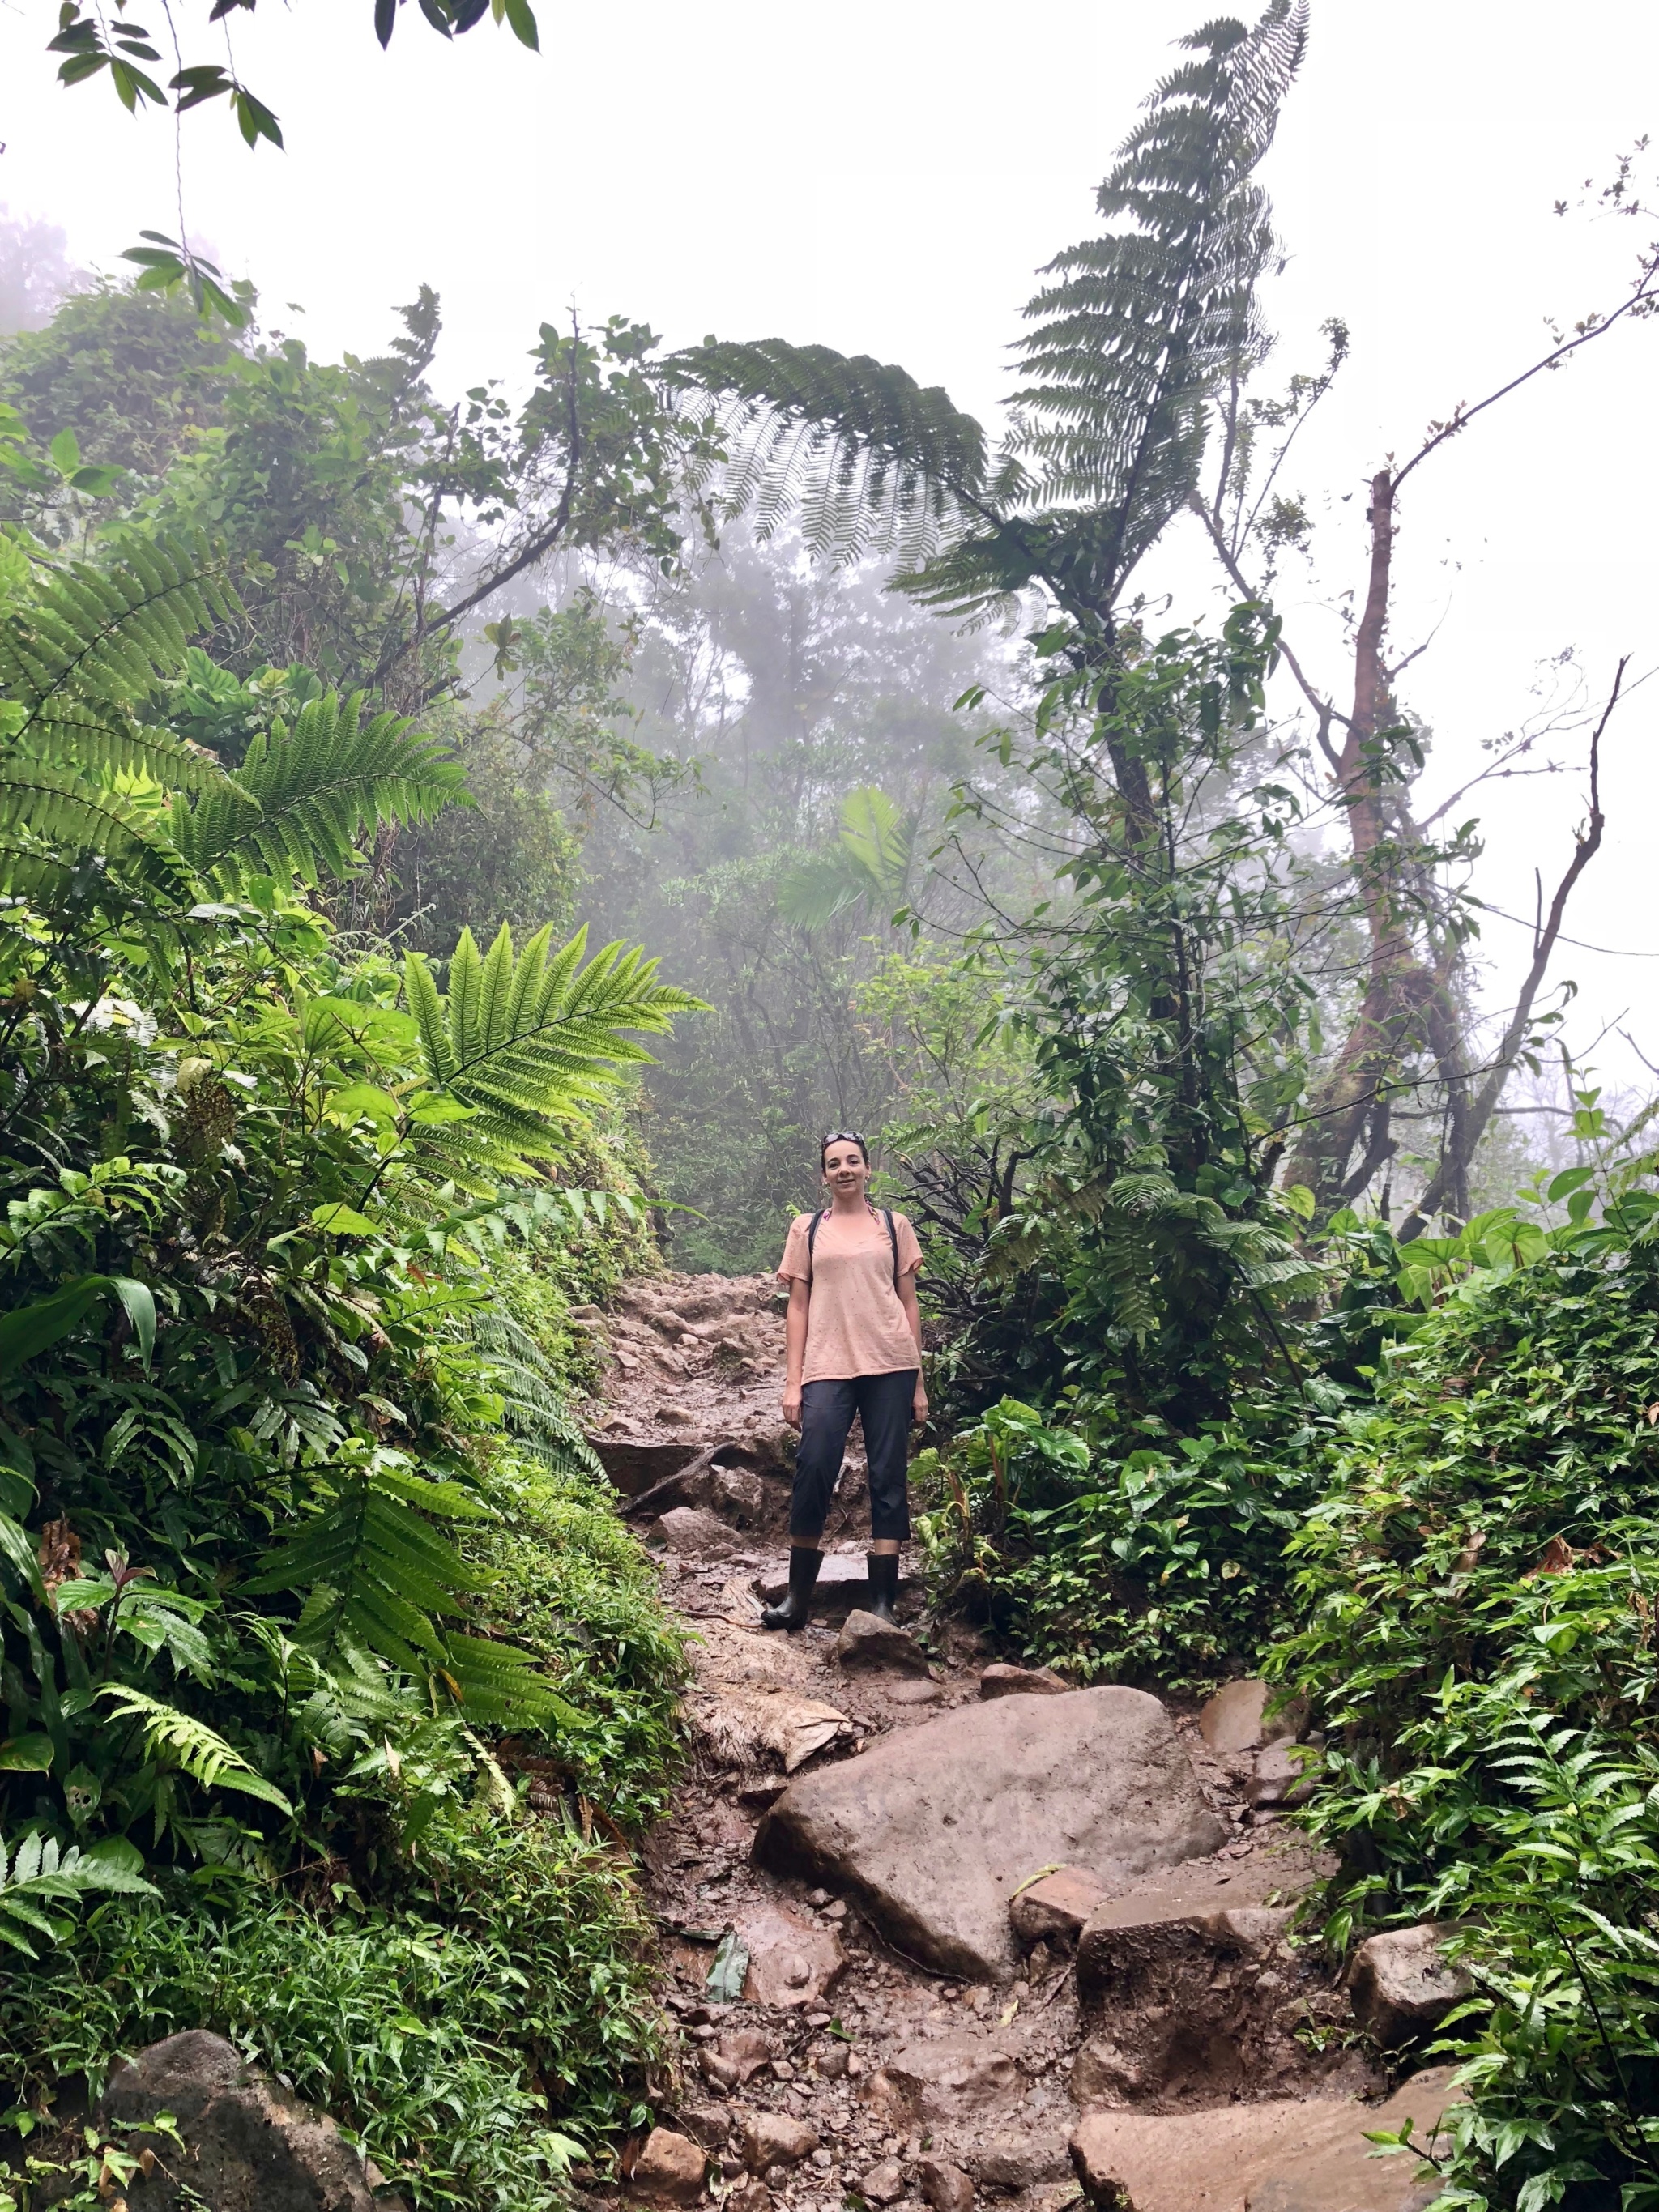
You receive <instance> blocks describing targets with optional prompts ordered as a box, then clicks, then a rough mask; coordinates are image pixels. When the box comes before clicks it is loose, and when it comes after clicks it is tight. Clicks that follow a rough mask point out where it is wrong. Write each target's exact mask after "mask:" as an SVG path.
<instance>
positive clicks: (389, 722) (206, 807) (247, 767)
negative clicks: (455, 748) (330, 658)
mask: <svg viewBox="0 0 1659 2212" xmlns="http://www.w3.org/2000/svg"><path fill="white" fill-rule="evenodd" d="M363 708H364V699H363V695H362V692H356V693H354V694H353V695H352V696H351V697H350V698H349V699H347V700H345V701H343V702H342V701H341V700H340V699H338V698H337V697H336V696H335V695H334V694H333V693H328V694H326V695H325V696H323V697H321V698H318V699H313V700H310V701H308V702H307V703H306V705H304V706H303V707H301V709H300V711H299V713H298V714H297V715H296V716H295V720H294V725H293V727H292V728H291V729H290V728H289V727H288V726H286V725H285V724H283V723H282V722H280V721H278V722H277V723H276V725H275V726H273V728H272V730H271V732H270V735H269V736H268V737H267V736H264V735H263V734H262V735H260V736H258V737H256V738H254V740H253V742H252V744H251V745H250V746H249V747H248V750H247V754H246V757H245V758H244V760H243V762H242V764H241V766H240V769H238V770H237V773H236V777H235V780H234V782H232V781H230V780H229V779H226V780H224V781H222V782H221V783H220V784H219V785H218V786H216V787H215V788H213V789H212V790H210V791H204V792H202V793H201V794H200V795H199V796H198V797H197V799H195V801H194V803H193V804H190V803H187V802H186V801H185V800H184V799H179V800H175V802H174V805H173V812H172V816H171V821H170V829H171V835H172V839H173V844H174V845H175V846H176V848H178V851H179V854H180V856H181V857H182V859H183V860H185V863H186V864H187V866H189V867H190V868H191V870H193V871H194V872H195V873H196V874H197V876H198V877H200V878H202V879H203V880H204V882H207V883H210V884H214V885H216V887H217V888H219V889H220V890H234V887H235V885H236V884H237V882H238V881H239V880H240V878H242V877H243V876H244V875H246V873H247V872H250V871H254V870H257V871H259V872H264V874H267V875H272V876H276V877H277V878H281V879H283V881H289V880H292V879H294V878H299V879H300V880H301V882H304V883H307V884H315V883H316V881H317V878H318V872H319V869H321V868H325V869H327V870H328V871H329V872H331V874H333V875H335V876H337V877H341V878H344V877H347V876H349V875H351V874H353V873H354V872H356V869H357V868H358V866H360V865H361V856H360V854H359V850H358V847H359V842H360V841H361V840H362V839H363V838H364V837H365V836H366V835H367V834H368V833H370V832H372V831H373V830H374V829H376V828H377V827H378V826H379V825H380V823H383V822H398V823H414V822H426V821H429V820H430V819H431V817H433V816H434V815H435V814H436V813H437V812H438V811H439V810H440V808H441V807H444V806H447V805H453V804H454V803H455V802H457V801H459V802H461V803H462V804H470V803H471V801H470V799H468V795H467V791H466V777H465V771H464V770H463V769H461V768H460V767H459V765H458V764H457V763H456V762H455V761H453V759H452V758H451V757H450V756H449V753H448V751H447V749H446V748H445V747H444V746H443V745H441V744H440V743H439V742H438V741H437V740H436V739H435V738H430V737H427V736H425V735H423V734H422V733H421V732H417V731H416V729H415V728H414V726H413V725H412V724H411V723H410V722H409V721H408V720H405V719H404V717H403V716H401V715H398V714H375V715H374V716H372V717H371V718H370V719H369V720H368V721H365V720H363Z"/></svg>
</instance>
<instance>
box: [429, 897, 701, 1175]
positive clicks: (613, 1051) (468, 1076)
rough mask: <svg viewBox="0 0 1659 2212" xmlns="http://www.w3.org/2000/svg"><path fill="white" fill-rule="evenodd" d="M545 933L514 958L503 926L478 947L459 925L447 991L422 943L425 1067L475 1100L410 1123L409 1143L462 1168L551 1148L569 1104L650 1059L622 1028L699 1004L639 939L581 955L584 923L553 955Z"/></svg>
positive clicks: (458, 1094) (500, 1169)
mask: <svg viewBox="0 0 1659 2212" xmlns="http://www.w3.org/2000/svg"><path fill="white" fill-rule="evenodd" d="M551 934H552V932H551V929H550V927H549V928H544V929H541V930H538V932H537V933H536V934H535V936H534V937H532V939H531V940H530V942H529V944H528V945H526V946H525V948H524V951H522V952H521V953H520V954H518V955H517V957H514V954H513V933H512V932H511V930H509V929H508V928H507V927H505V926H503V927H502V929H501V933H500V934H499V935H498V936H497V938H496V939H495V943H494V944H493V945H491V946H490V948H489V952H488V954H485V955H481V954H480V953H479V951H478V948H477V945H476V944H475V942H474V941H473V937H472V933H471V930H463V931H462V933H461V941H460V943H459V945H457V946H456V948H455V952H454V957H453V959H452V960H451V961H450V963H449V976H448V983H449V989H448V992H447V994H441V993H440V991H439V989H438V987H437V985H436V983H435V981H434V980H433V976H432V971H431V969H430V968H429V967H428V964H427V963H426V961H425V960H424V959H423V958H422V956H421V955H420V954H419V953H417V952H411V953H410V955H409V956H408V958H407V960H406V962H405V963H404V984H405V987H406V989H407V991H408V994H409V1005H410V1012H412V1013H413V1015H414V1017H415V1019H416V1024H417V1027H418V1029H419V1031H420V1038H421V1048H422V1054H423V1056H424V1058H425V1061H426V1066H427V1073H428V1078H429V1079H430V1080H431V1082H432V1084H433V1085H435V1087H436V1088H438V1089H440V1090H441V1091H445V1092H447V1094H448V1095H449V1096H450V1097H452V1098H453V1099H455V1100H457V1101H458V1102H459V1103H460V1104H462V1105H464V1106H466V1107H468V1108H470V1109H471V1119H470V1120H468V1121H463V1122H449V1123H447V1124H442V1125H434V1126H433V1127H430V1128H427V1129H422V1128H421V1127H419V1126H418V1125H417V1127H416V1130H415V1133H414V1140H415V1144H416V1150H417V1151H420V1152H424V1153H425V1154H426V1155H427V1156H428V1157H429V1158H431V1159H433V1160H434V1161H435V1162H441V1161H442V1160H445V1159H448V1160H451V1161H453V1164H454V1168H455V1170H456V1171H457V1173H458V1175H459V1174H471V1175H473V1176H477V1175H481V1174H483V1173H484V1172H486V1171H488V1172H489V1174H491V1175H495V1176H499V1175H501V1174H508V1173H512V1172H514V1171H515V1170H518V1169H519V1168H520V1165H521V1164H522V1161H523V1160H524V1159H525V1158H526V1157H528V1158H549V1157H550V1156H551V1155H552V1153H553V1152H554V1151H555V1150H556V1142H557V1139H558V1136H559V1133H560V1127H561V1123H562V1121H566V1120H568V1116H569V1115H570V1114H571V1113H572V1111H573V1110H574V1109H579V1108H580V1106H581V1104H582V1103H583V1102H585V1101H586V1100H589V1099H592V1098H593V1097H596V1096H598V1095H599V1092H600V1091H601V1090H602V1088H603V1086H604V1085H606V1084H607V1083H611V1082H614V1081H615V1079H616V1077H617V1071H618V1068H619V1067H620V1066H625V1065H637V1064H639V1063H640V1062H641V1061H649V1060H650V1058H651V1055H650V1054H649V1053H648V1052H647V1050H646V1049H645V1048H644V1047H643V1045H640V1044H636V1043H635V1042H634V1041H633V1040H632V1038H630V1037H628V1036H624V1035H623V1031H625V1030H645V1031H647V1032H650V1033H657V1034H660V1033H661V1032H662V1031H664V1030H667V1029H668V1028H669V1026H670V1024H671V1021H672V1018H673V1017H674V1016H675V1015H676V1014H678V1013H686V1012H701V1011H702V1006H703V1002H702V1000H701V999H694V998H692V997H691V996H690V994H689V993H688V992H685V991H681V990H678V989H676V988H675V987H673V986H672V985H671V984H666V983H659V982H658V981H657V964H658V963H656V962H655V961H654V960H651V959H647V957H646V955H645V954H644V952H643V951H641V950H640V949H639V948H638V947H637V946H636V947H635V949H634V950H633V951H624V950H623V947H622V945H620V944H612V945H606V946H605V948H604V949H603V950H602V951H599V952H596V953H595V954H594V955H593V957H592V959H591V960H589V961H588V962H587V963H586V965H584V964H583V961H582V955H583V953H584V951H586V945H587V933H586V930H585V929H581V930H578V931H577V933H576V934H575V935H574V937H573V938H572V939H570V941H569V943H568V945H563V946H562V948H561V949H560V950H559V951H557V952H556V953H554V954H552V956H551V957H550V956H549V951H548V946H549V943H550V938H551Z"/></svg>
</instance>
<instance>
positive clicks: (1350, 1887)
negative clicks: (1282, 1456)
mask: <svg viewBox="0 0 1659 2212" xmlns="http://www.w3.org/2000/svg"><path fill="white" fill-rule="evenodd" d="M1656 1216H1659V1201H1656V1200H1653V1199H1652V1198H1651V1197H1650V1196H1644V1197H1632V1196H1626V1197H1625V1198H1623V1199H1621V1200H1614V1201H1613V1202H1612V1203H1610V1204H1609V1205H1608V1206H1607V1208H1606V1211H1605V1214H1604V1220H1603V1225H1602V1226H1601V1228H1599V1229H1595V1230H1590V1229H1588V1228H1581V1227H1580V1226H1579V1225H1577V1224H1575V1225H1572V1226H1571V1227H1570V1229H1569V1230H1568V1231H1565V1232H1558V1233H1557V1236H1556V1237H1555V1238H1554V1239H1553V1241H1552V1243H1549V1244H1548V1245H1546V1246H1545V1249H1542V1250H1541V1252H1540V1253H1539V1255H1537V1257H1536V1258H1535V1259H1534V1261H1533V1264H1531V1265H1529V1266H1522V1267H1498V1268H1492V1267H1488V1268H1486V1269H1485V1270H1483V1271H1481V1272H1480V1273H1475V1274H1471V1275H1468V1276H1467V1277H1466V1278H1465V1279H1464V1280H1463V1281H1462V1284H1461V1285H1458V1286H1457V1287H1455V1289H1454V1290H1453V1291H1452V1292H1451V1294H1450V1295H1449V1296H1447V1297H1444V1298H1443V1302H1442V1303H1441V1304H1438V1305H1437V1306H1436V1307H1435V1308H1434V1310H1432V1311H1431V1313H1430V1314H1429V1315H1428V1316H1427V1317H1426V1318H1425V1321H1424V1322H1423V1323H1422V1325H1421V1327H1420V1328H1419V1329H1418V1331H1417V1333H1416V1334H1414V1335H1413V1337H1412V1338H1411V1340H1409V1341H1408V1342H1407V1343H1405V1344H1403V1345H1401V1346H1397V1347H1396V1348H1395V1350H1394V1352H1392V1354H1391V1355H1390V1356H1389V1358H1388V1360H1387V1363H1386V1364H1387V1368H1388V1373H1387V1375H1386V1377H1385V1378H1384V1379H1383V1381H1382V1382H1381V1383H1380V1385H1379V1389H1378V1394H1377V1399H1376V1404H1375V1406H1374V1407H1370V1408H1369V1409H1367V1410H1364V1411H1363V1412H1358V1413H1354V1414H1352V1416H1351V1417H1350V1419H1349V1421H1348V1424H1347V1433H1346V1436H1345V1437H1344V1438H1343V1440H1342V1442H1341V1444H1340V1448H1339V1449H1337V1450H1336V1451H1335V1453H1334V1457H1333V1463H1332V1467H1331V1471H1330V1475H1329V1478H1328V1488H1327V1494H1326V1495H1325V1496H1324V1497H1323V1498H1322V1499H1321V1500H1320V1501H1319V1503H1318V1504H1316V1506H1315V1507H1314V1509H1313V1510H1312V1511H1311V1513H1310V1515H1309V1516H1308V1520H1307V1523H1306V1525H1305V1527H1304V1528H1303V1529H1302V1530H1301V1531H1300V1532H1299V1533H1298V1534H1297V1536H1296V1537H1295V1538H1294V1540H1293V1541H1292V1545H1291V1551H1292V1553H1293V1555H1294V1557H1295V1558H1296V1559H1297V1560H1299V1562H1300V1570H1299V1573H1298V1576H1297V1604H1298V1607H1299V1608H1300V1610H1301V1613H1302V1619H1303V1625H1302V1626H1301V1627H1300V1629H1299V1631H1298V1632H1297V1633H1296V1634H1295V1635H1294V1636H1292V1637H1291V1638H1288V1639H1287V1640H1286V1642H1285V1644H1284V1645H1283V1647H1282V1648H1281V1649H1280V1650H1279V1652H1278V1653H1277V1654H1276V1655H1275V1657H1274V1660H1273V1670H1274V1671H1275V1672H1276V1673H1278V1674H1280V1675H1282V1676H1283V1677H1285V1679H1286V1680H1290V1681H1292V1682H1294V1683H1295V1684H1296V1685H1297V1686H1298V1687H1299V1688H1301V1689H1302V1690H1304V1692H1308V1693H1310V1695H1311V1696H1312V1697H1313V1698H1314V1699H1315V1700H1316V1703H1317V1705H1318V1708H1319V1711H1320V1714H1321V1717H1322V1721H1323V1723H1324V1725H1325V1727H1326V1729H1328V1732H1329V1743H1328V1749H1327V1753H1326V1758H1325V1763H1324V1771H1323V1774H1322V1785H1321V1790H1320V1793H1319V1796H1318V1798H1317V1800H1316V1804H1315V1807H1314V1808H1313V1812H1312V1815H1311V1818H1312V1825H1313V1826H1314V1827H1315V1829H1316V1832H1318V1833H1319V1834H1320V1835H1321V1836H1322V1838H1325V1839H1326V1840H1327V1841H1328V1842H1330V1843H1333V1844H1336V1845H1338V1846H1339V1847H1340V1850H1341V1852H1342V1856H1343V1871H1342V1873H1341V1875H1340V1876H1339V1878H1338V1880H1337V1881H1336V1882H1335V1883H1334V1885H1333V1886H1332V1890H1331V1893H1330V1897H1329V1900H1328V1902H1329V1906H1330V1913H1331V1917H1330V1920H1329V1923H1328V1934H1329V1936H1330V1937H1331V1939H1332V1941H1333V1942H1335V1943H1337V1944H1338V1945H1339V1946H1340V1945H1341V1944H1343V1943H1346V1942H1347V1941H1349V1940H1350V1939H1351V1938H1352V1936H1354V1935H1355V1934H1356V1933H1358V1932H1361V1931H1362V1930H1363V1929H1364V1927H1365V1926H1366V1925H1368V1924H1375V1923H1399V1922H1408V1921H1414V1920H1420V1919H1425V1918H1434V1919H1443V1920H1453V1921H1457V1922H1460V1923H1462V1927H1463V1933H1462V1936H1461V1938H1460V1944H1461V1948H1462V1950H1463V1951H1464V1953H1465V1954H1466V1955H1467V1960H1468V1964H1469V1966H1471V1968H1472V1970H1473V1972H1474V1975H1475V1977H1476V1981H1477V1994H1476V1996H1474V1999H1473V2000H1472V2001H1471V2002H1470V2003H1469V2004H1468V2005H1467V2006H1466V2007H1465V2008H1463V2011H1462V2015H1460V2016H1459V2017H1458V2018H1456V2019H1455V2020H1454V2021H1453V2022H1451V2023H1449V2030H1448V2037H1447V2041H1446V2043H1445V2045H1443V2048H1445V2049H1447V2050H1449V2051H1453V2052H1455V2054H1456V2055H1457V2056H1459V2057H1462V2058H1463V2059H1464V2060H1465V2061H1467V2062H1468V2065H1467V2075H1468V2080H1469V2081H1470V2082H1471V2083H1472V2085H1473V2086H1474V2098H1473V2101H1472V2104H1471V2106H1469V2107H1468V2109H1467V2110H1466V2111H1465V2112H1464V2113H1463V2115H1462V2118H1461V2120H1460V2122H1459V2126H1458V2142H1457V2148H1456V2150H1455V2155H1454V2157H1453V2159H1452V2161H1451V2164H1450V2167H1449V2172H1448V2174H1447V2177H1446V2181H1447V2194H1446V2195H1445V2197H1443V2200H1442V2201H1443V2203H1446V2204H1448V2205H1467V2206H1469V2207H1472V2208H1473V2207H1477V2206H1486V2205H1492V2206H1500V2205H1501V2206H1516V2207H1518V2208H1520V2212H1541V2208H1542V2207H1544V2206H1547V2205H1549V2204H1553V2203H1566V2204H1569V2205H1573V2206H1583V2207H1585V2208H1589V2207H1592V2206H1597V2205H1601V2204H1604V2203H1605V2204H1613V2203H1620V2204H1622V2205H1623V2206H1624V2207H1625V2208H1626V2212H1650V2208H1651V2207H1652V2206H1653V2205H1655V2204H1656V2203H1659V2124H1656V2120H1655V2118H1654V2115H1655V2113H1656V2112H1659V1940H1656V1933H1655V1926H1654V1919H1653V1896H1654V1886H1655V1881H1656V1877H1659V1754H1656V1750H1655V1747H1654V1744H1653V1741H1652V1733H1651V1731H1652V1717H1651V1716H1652V1705H1653V1697H1654V1692H1655V1687H1656V1658H1655V1651H1654V1635H1653V1622H1654V1608H1655V1605H1656V1602H1659V1242H1656V1240H1655V1238H1654V1237H1653V1235H1652V1231H1651V1224H1652V1222H1653V1220H1654V1219H1655V1218H1656ZM1437 1256H1438V1257H1439V1258H1440V1259H1444V1258H1445V1257H1446V1256H1447V1255H1430V1258H1431V1261H1433V1260H1434V1259H1435V1258H1436V1257H1437Z"/></svg>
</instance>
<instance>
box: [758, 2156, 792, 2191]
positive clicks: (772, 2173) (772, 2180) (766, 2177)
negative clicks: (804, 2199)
mask: <svg viewBox="0 0 1659 2212" xmlns="http://www.w3.org/2000/svg"><path fill="white" fill-rule="evenodd" d="M761 2179H762V2180H763V2182H764V2183H765V2184H766V2185H767V2187H768V2188H769V2189H787V2187H788V2185H789V2169H788V2167H787V2166H785V2165H783V2164H782V2163H781V2162H780V2163H779V2164H778V2165H776V2166H768V2167H767V2169H766V2171H765V2172H764V2173H763V2175H762V2176H761Z"/></svg>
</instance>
